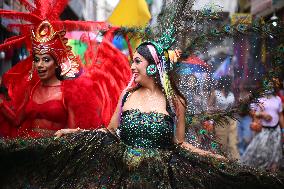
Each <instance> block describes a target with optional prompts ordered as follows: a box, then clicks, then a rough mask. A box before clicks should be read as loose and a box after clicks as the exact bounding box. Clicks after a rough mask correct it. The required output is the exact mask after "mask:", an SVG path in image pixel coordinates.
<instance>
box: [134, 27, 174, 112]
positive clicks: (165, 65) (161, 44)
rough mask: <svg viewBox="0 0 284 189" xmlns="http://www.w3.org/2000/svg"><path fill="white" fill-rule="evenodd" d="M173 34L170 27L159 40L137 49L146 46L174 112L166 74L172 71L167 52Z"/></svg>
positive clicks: (147, 42) (148, 42) (172, 29)
mask: <svg viewBox="0 0 284 189" xmlns="http://www.w3.org/2000/svg"><path fill="white" fill-rule="evenodd" d="M174 32H175V28H174V27H173V26H171V27H170V28H169V29H168V30H167V31H165V32H164V33H163V35H162V36H161V38H159V39H158V40H157V41H146V42H142V43H141V44H140V45H139V46H138V47H137V48H139V47H140V46H142V45H146V46H147V47H148V49H149V51H150V53H151V55H152V57H153V59H154V61H155V63H156V66H157V68H158V71H159V76H160V80H161V83H162V86H163V89H164V90H165V93H166V97H167V99H168V100H169V102H170V105H171V108H172V110H174V107H173V104H172V97H173V95H174V92H173V89H172V86H171V83H170V80H169V75H168V72H169V71H170V70H172V68H173V65H172V61H171V60H170V58H169V53H168V50H169V48H170V47H171V46H172V44H173V42H174V41H175V39H174V37H173V34H174Z"/></svg>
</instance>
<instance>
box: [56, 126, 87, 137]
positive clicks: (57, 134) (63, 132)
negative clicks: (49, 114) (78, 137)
mask: <svg viewBox="0 0 284 189" xmlns="http://www.w3.org/2000/svg"><path fill="white" fill-rule="evenodd" d="M80 131H83V129H80V128H79V127H78V128H76V129H60V130H58V131H56V133H54V135H55V137H54V139H58V138H60V137H61V136H63V135H66V134H70V133H77V132H80Z"/></svg>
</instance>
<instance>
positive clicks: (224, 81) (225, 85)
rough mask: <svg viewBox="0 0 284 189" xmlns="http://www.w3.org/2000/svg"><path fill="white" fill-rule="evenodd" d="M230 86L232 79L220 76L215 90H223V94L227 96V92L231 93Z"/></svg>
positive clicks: (227, 76)
mask: <svg viewBox="0 0 284 189" xmlns="http://www.w3.org/2000/svg"><path fill="white" fill-rule="evenodd" d="M231 85H232V77H231V76H229V75H226V76H222V77H221V78H220V79H219V81H218V83H217V89H219V90H222V89H224V90H225V94H226V95H228V94H229V92H230V91H231Z"/></svg>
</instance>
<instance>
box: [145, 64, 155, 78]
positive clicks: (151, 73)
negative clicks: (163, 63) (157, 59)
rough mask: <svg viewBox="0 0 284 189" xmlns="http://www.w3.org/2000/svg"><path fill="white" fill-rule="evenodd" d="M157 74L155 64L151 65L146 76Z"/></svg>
mask: <svg viewBox="0 0 284 189" xmlns="http://www.w3.org/2000/svg"><path fill="white" fill-rule="evenodd" d="M156 73H157V66H156V65H155V64H151V65H149V66H147V68H146V74H147V75H148V76H152V75H155V74H156Z"/></svg>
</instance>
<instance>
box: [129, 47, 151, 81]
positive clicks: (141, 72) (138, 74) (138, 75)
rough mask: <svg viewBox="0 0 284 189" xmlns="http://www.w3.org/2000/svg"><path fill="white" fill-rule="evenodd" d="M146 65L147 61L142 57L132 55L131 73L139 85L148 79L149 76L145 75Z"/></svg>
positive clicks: (137, 54) (135, 54) (136, 54)
mask: <svg viewBox="0 0 284 189" xmlns="http://www.w3.org/2000/svg"><path fill="white" fill-rule="evenodd" d="M148 65H149V63H148V61H147V60H146V59H145V58H144V57H143V56H141V55H140V54H139V53H138V52H135V53H134V56H133V63H132V65H131V71H132V73H133V75H134V81H135V82H136V83H141V82H143V81H144V80H145V79H149V76H148V75H147V74H146V68H147V66H148Z"/></svg>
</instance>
